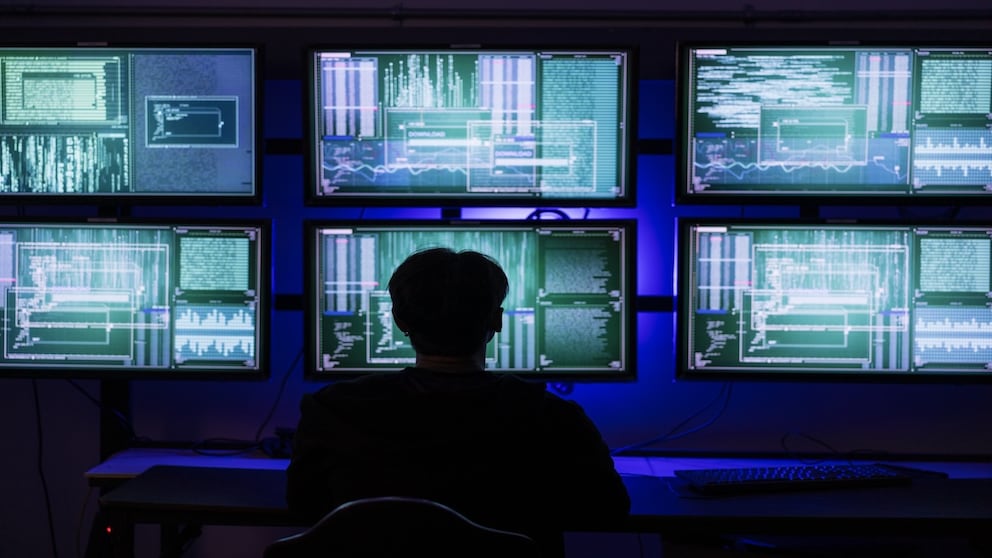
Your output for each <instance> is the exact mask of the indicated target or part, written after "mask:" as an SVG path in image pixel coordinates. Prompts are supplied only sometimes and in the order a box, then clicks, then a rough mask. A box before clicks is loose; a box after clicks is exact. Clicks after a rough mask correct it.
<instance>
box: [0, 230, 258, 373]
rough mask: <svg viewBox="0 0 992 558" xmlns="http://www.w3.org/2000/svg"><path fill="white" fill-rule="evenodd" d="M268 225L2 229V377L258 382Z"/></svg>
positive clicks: (0, 282) (0, 270) (0, 251)
mask: <svg viewBox="0 0 992 558" xmlns="http://www.w3.org/2000/svg"><path fill="white" fill-rule="evenodd" d="M267 236H268V235H267V225H264V224H262V223H203V222H190V223H185V222H170V223H160V222H154V223H153V222H149V221H140V222H119V221H79V222H67V221H60V222H55V221H44V222H37V221H32V222H21V221H16V222H0V291H2V294H0V307H2V308H0V310H2V312H3V317H4V328H3V330H2V332H0V336H2V338H3V341H2V347H3V353H2V355H0V376H2V375H24V374H27V375H49V376H55V377H121V378H129V379H134V378H143V377H148V378H152V377H155V378H159V377H182V378H191V377H202V378H212V379H214V378H218V377H243V378H247V377H253V376H258V377H264V375H265V374H267V370H266V366H265V360H266V357H265V355H266V353H267V343H266V337H265V335H266V331H265V324H266V322H267V314H268V310H267V308H268V304H269V302H268V300H269V297H268V279H267V273H268V272H267V264H266V261H267V255H266V245H267V242H268V240H267Z"/></svg>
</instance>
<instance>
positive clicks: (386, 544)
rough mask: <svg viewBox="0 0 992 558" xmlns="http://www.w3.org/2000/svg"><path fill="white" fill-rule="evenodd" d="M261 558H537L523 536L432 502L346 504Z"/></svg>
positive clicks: (399, 499) (383, 500)
mask: <svg viewBox="0 0 992 558" xmlns="http://www.w3.org/2000/svg"><path fill="white" fill-rule="evenodd" d="M263 556H264V558H311V557H313V558H316V557H320V558H380V557H382V558H384V557H390V558H402V557H406V556H410V557H420V556H430V557H433V558H454V557H459V558H462V557H473V558H539V556H540V551H539V550H538V545H537V543H535V542H534V540H532V539H531V538H529V537H527V536H526V535H523V534H520V533H515V532H511V531H503V530H499V529H493V528H490V527H486V526H483V525H479V524H478V523H475V522H473V521H472V520H470V519H469V518H467V517H465V516H464V515H462V514H460V513H459V512H457V511H455V510H453V509H451V508H449V507H448V506H445V505H443V504H440V503H438V502H434V501H432V500H425V499H422V498H407V497H391V496H387V497H377V498H365V499H361V500H355V501H352V502H347V503H345V504H342V505H341V506H339V507H337V508H335V509H334V510H333V511H331V512H330V513H328V514H327V515H326V516H324V517H323V518H322V519H321V520H320V521H318V522H317V523H316V524H315V525H314V526H313V527H310V528H309V529H307V530H306V531H304V532H302V533H299V534H297V535H292V536H289V537H285V538H282V539H279V540H277V541H275V542H273V543H271V544H270V545H269V546H268V547H267V548H266V549H265V553H264V555H263Z"/></svg>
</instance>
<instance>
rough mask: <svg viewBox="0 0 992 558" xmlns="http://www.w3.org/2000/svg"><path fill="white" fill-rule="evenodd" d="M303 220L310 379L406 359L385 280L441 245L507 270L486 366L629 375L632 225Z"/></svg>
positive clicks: (573, 375)
mask: <svg viewBox="0 0 992 558" xmlns="http://www.w3.org/2000/svg"><path fill="white" fill-rule="evenodd" d="M305 228H306V243H305V246H306V248H305V249H306V256H305V257H304V261H305V262H306V275H305V291H306V307H305V310H306V312H305V313H306V328H305V335H306V343H305V346H306V348H305V354H306V357H305V358H306V366H305V369H306V377H307V378H309V379H312V380H327V379H332V378H336V377H340V376H342V375H357V374H369V373H381V372H388V371H395V370H398V369H401V368H403V367H406V366H413V364H414V357H415V354H414V351H413V348H412V347H411V346H410V344H409V342H408V340H407V338H406V337H404V336H403V335H402V334H401V332H399V330H398V329H397V328H396V326H395V324H394V323H393V317H392V313H391V308H392V302H391V299H390V296H389V291H388V288H387V287H388V283H389V278H390V277H391V276H392V273H393V271H394V270H395V269H396V267H397V266H399V264H400V263H402V262H403V260H405V259H406V258H407V257H408V256H409V255H411V254H413V253H414V252H417V251H419V250H422V249H427V248H434V247H439V246H440V247H448V248H451V249H454V250H456V251H460V250H466V249H468V250H475V251H478V252H482V253H484V254H486V255H489V256H491V257H493V258H494V259H495V260H496V261H497V262H498V263H499V264H500V265H501V266H502V267H503V269H504V270H505V272H506V274H507V276H508V279H509V284H510V290H509V294H508V296H507V298H506V300H505V301H504V303H503V309H504V313H503V330H502V331H501V332H499V333H497V334H496V336H495V338H494V339H493V341H492V342H490V343H489V345H488V347H487V354H486V362H487V368H488V369H490V370H492V371H493V372H496V373H513V374H516V375H519V376H522V377H529V378H540V379H558V380H561V381H582V380H620V379H628V378H632V377H633V376H634V373H635V369H634V349H635V341H636V337H635V335H634V312H633V309H632V307H631V303H632V300H633V298H634V294H635V291H634V269H633V254H634V251H633V250H634V224H633V221H572V220H553V221H552V220H547V221H540V220H533V221H516V222H506V221H476V222H464V221H463V222H440V221H404V222H352V223H348V222H340V221H310V222H308V223H307V224H306V226H305Z"/></svg>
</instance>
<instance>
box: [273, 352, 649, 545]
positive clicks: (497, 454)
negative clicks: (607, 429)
mask: <svg viewBox="0 0 992 558" xmlns="http://www.w3.org/2000/svg"><path fill="white" fill-rule="evenodd" d="M380 495H397V496H418V497H424V498H430V499H433V500H437V501H439V502H442V503H445V504H447V505H449V506H451V507H453V508H455V509H456V510H459V511H460V512H462V513H463V514H465V515H466V516H468V517H469V518H471V519H473V520H475V521H477V522H479V523H483V524H486V525H489V526H492V527H498V528H503V529H512V530H517V531H522V532H526V533H529V534H532V535H535V536H539V534H540V533H542V532H545V533H546V532H554V531H556V532H561V531H565V530H569V529H582V528H586V529H595V528H598V527H603V526H606V525H608V524H609V523H611V522H613V521H616V520H619V519H622V518H623V517H625V516H626V515H627V513H628V512H629V510H630V500H629V498H628V495H627V491H626V489H625V487H624V485H623V483H622V481H621V479H620V476H619V475H618V474H617V472H616V470H615V469H614V466H613V460H612V458H611V457H610V454H609V450H608V448H607V447H606V444H605V443H604V442H603V439H602V436H601V434H600V432H599V430H598V429H597V428H596V426H595V425H594V424H593V423H592V421H591V420H590V419H589V418H588V417H587V416H586V414H585V412H584V411H583V410H582V408H581V407H580V406H579V405H578V404H576V403H573V402H571V401H566V400H564V399H562V398H560V397H558V396H556V395H553V394H551V393H549V392H547V391H546V390H545V389H544V385H543V384H539V383H529V382H525V381H523V380H521V379H519V378H517V377H514V376H506V375H500V376H497V375H492V374H488V373H481V372H480V373H469V374H455V375H453V374H450V373H448V374H445V373H435V372H431V371H428V370H423V369H417V368H407V369H405V370H403V371H402V372H400V373H394V374H386V375H374V376H365V377H362V378H359V379H357V380H353V381H344V382H338V383H335V384H332V385H329V386H327V387H325V388H323V389H321V390H319V391H317V392H316V393H313V394H308V395H305V396H304V397H303V400H302V403H301V418H300V423H299V426H298V429H297V432H296V436H295V439H294V449H293V455H292V461H291V463H290V466H289V471H288V487H287V501H288V503H289V507H290V509H291V510H293V511H295V512H297V513H302V514H305V515H306V516H308V517H310V518H312V519H314V520H315V519H317V518H319V517H321V516H323V515H324V514H325V513H327V512H328V511H330V510H331V509H333V508H334V507H336V506H337V505H339V504H341V503H344V502H347V501H349V500H353V499H357V498H363V497H369V496H380Z"/></svg>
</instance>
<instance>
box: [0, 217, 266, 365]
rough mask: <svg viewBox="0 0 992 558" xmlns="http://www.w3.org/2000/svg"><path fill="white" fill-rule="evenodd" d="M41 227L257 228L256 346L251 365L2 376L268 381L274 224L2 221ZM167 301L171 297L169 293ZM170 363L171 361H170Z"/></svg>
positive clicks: (236, 221) (145, 219) (232, 221)
mask: <svg viewBox="0 0 992 558" xmlns="http://www.w3.org/2000/svg"><path fill="white" fill-rule="evenodd" d="M7 224H10V225H20V226H26V225H40V226H63V227H74V226H80V227H92V228H100V227H127V226H134V227H151V228H165V229H176V228H182V227H197V228H210V227H224V228H233V229H242V228H243V229H257V230H258V232H259V238H258V244H257V259H258V261H257V262H256V267H257V268H258V292H259V297H258V310H257V312H256V317H255V320H256V328H257V330H258V338H257V344H256V347H255V353H256V354H255V362H256V366H255V367H254V368H237V367H231V368H230V369H224V368H218V367H192V366H191V367H179V368H172V367H161V366H149V367H136V366H130V367H126V366H109V367H99V366H92V367H86V366H74V365H73V366H65V367H54V366H46V365H40V366H37V367H18V366H0V379H2V378H32V379H35V378H37V379H97V380H184V381H186V380H204V381H258V380H267V379H268V378H269V376H270V375H271V350H270V344H271V339H270V330H269V328H270V322H271V313H272V309H273V298H274V295H273V293H272V256H271V246H272V222H271V220H269V219H264V218H248V219H227V218H220V219H203V218H195V217H194V218H160V217H140V218H136V217H128V218H88V217H16V218H12V217H7V218H3V219H0V226H3V225H7ZM171 257H173V256H170V258H171ZM170 299H171V295H170ZM170 364H171V361H170Z"/></svg>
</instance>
